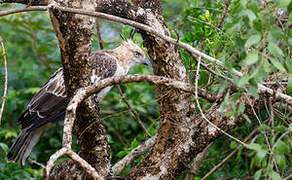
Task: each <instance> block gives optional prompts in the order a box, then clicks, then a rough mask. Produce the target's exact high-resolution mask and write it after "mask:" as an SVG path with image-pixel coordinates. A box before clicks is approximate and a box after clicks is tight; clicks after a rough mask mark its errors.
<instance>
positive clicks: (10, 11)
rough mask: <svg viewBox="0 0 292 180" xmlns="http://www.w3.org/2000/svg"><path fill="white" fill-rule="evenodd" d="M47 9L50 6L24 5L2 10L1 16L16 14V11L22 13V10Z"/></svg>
mask: <svg viewBox="0 0 292 180" xmlns="http://www.w3.org/2000/svg"><path fill="white" fill-rule="evenodd" d="M47 10H48V6H31V7H24V8H15V9H11V10H7V11H2V12H0V17H1V16H7V15H11V14H16V13H22V12H30V11H47Z"/></svg>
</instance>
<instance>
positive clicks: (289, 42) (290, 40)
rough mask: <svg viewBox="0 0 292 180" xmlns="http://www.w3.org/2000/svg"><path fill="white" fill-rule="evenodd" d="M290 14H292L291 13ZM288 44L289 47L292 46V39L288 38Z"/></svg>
mask: <svg viewBox="0 0 292 180" xmlns="http://www.w3.org/2000/svg"><path fill="white" fill-rule="evenodd" d="M291 14H292V13H291ZM288 44H289V46H292V38H289V39H288Z"/></svg>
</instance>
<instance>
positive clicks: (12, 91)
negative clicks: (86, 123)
mask: <svg viewBox="0 0 292 180" xmlns="http://www.w3.org/2000/svg"><path fill="white" fill-rule="evenodd" d="M226 2H227V1H225V0H217V1H211V0H205V1H200V0H188V1H183V0H179V1H174V0H166V1H163V8H164V17H165V19H166V22H167V25H168V27H169V29H170V30H171V32H172V36H173V37H174V38H179V39H180V40H181V41H183V42H185V43H188V44H190V45H192V46H194V47H196V48H197V49H198V50H200V51H202V52H204V53H206V54H208V55H210V56H212V57H215V58H217V59H219V60H221V61H222V62H224V68H225V69H222V68H220V67H218V66H216V65H215V64H208V67H209V68H210V69H213V70H214V71H215V72H216V73H217V74H221V75H222V76H224V77H227V78H229V79H231V81H232V82H233V84H234V85H235V86H236V87H237V88H238V89H239V91H238V92H237V93H236V94H230V93H228V94H227V95H226V96H225V99H224V103H223V104H222V106H221V108H222V109H224V108H229V107H231V109H232V111H231V112H229V113H228V114H226V115H228V116H234V117H236V118H237V117H239V116H240V115H242V116H243V117H245V119H246V120H247V122H246V123H244V124H243V125H242V126H240V127H238V128H237V129H235V130H234V131H233V132H232V135H233V136H236V137H238V138H240V139H244V138H245V137H246V136H248V134H249V133H250V132H251V131H252V130H253V129H254V128H256V127H259V131H258V133H257V134H256V135H255V136H254V137H252V139H251V141H250V142H248V143H249V144H248V146H247V147H246V148H243V147H241V148H240V149H239V151H238V152H237V154H236V155H235V156H233V157H232V158H231V159H230V160H228V161H227V162H226V163H225V164H224V165H223V166H222V167H221V168H219V169H218V170H217V171H216V172H215V173H213V174H212V175H211V176H210V177H209V178H210V179H215V178H221V177H237V178H247V177H250V176H253V177H254V179H261V178H263V177H269V178H271V179H272V180H274V179H275V180H278V179H282V178H283V177H286V176H287V175H289V174H291V164H292V162H291V161H292V160H291V145H292V142H291V131H292V128H291V127H292V126H291V110H290V111H289V108H290V109H291V107H289V106H287V107H285V108H283V107H281V106H280V107H279V108H275V109H272V108H271V107H269V100H268V99H267V101H266V103H267V108H266V109H265V110H260V111H258V110H257V109H256V110H255V113H256V115H254V116H253V117H250V116H247V115H245V114H243V112H244V109H245V106H244V105H243V104H240V105H239V106H236V105H235V101H237V100H238V99H240V98H241V97H242V96H244V95H245V93H248V94H250V95H252V96H253V97H254V98H258V97H259V95H258V93H257V90H256V89H257V84H258V83H262V82H263V81H264V80H265V81H268V82H269V81H272V82H275V83H276V84H277V83H279V84H280V83H282V80H283V81H284V82H286V84H288V85H287V86H288V88H287V94H290V95H291V93H292V78H291V73H292V61H291V57H292V56H291V50H290V49H291V47H292V32H291V31H292V30H291V28H289V26H290V25H289V24H291V23H292V13H291V10H292V2H291V1H290V0H278V1H271V0H268V1H260V0H255V1H251V0H233V1H231V3H230V4H229V6H228V11H227V12H225V6H226ZM13 7H18V6H15V5H5V4H3V5H1V6H0V10H5V9H9V8H13ZM223 14H224V16H223ZM129 31H130V27H126V26H124V25H120V24H117V23H109V22H107V21H102V20H101V34H102V38H103V41H105V42H106V43H104V46H105V48H106V49H108V48H114V47H116V46H117V45H118V44H119V42H120V41H121V39H118V38H117V37H118V35H119V33H120V32H122V33H124V34H125V35H128V34H129ZM0 36H1V37H3V39H4V43H5V46H6V54H7V59H8V64H9V72H8V73H9V81H8V85H9V88H8V96H7V101H6V106H5V111H4V116H3V118H2V124H1V129H0V152H1V154H0V179H39V178H40V173H41V167H39V166H37V165H35V164H26V165H25V166H20V165H18V164H15V163H7V162H6V160H5V155H6V153H7V151H8V147H10V146H11V144H12V142H13V140H14V139H15V137H16V136H17V134H18V133H19V127H18V126H17V119H18V117H19V116H20V114H21V113H22V112H23V110H24V109H25V106H26V104H27V103H28V102H29V100H30V99H31V98H32V96H33V95H34V94H35V93H36V92H37V91H38V89H39V87H40V86H41V85H42V84H43V83H45V81H46V80H47V79H48V77H49V76H50V74H52V73H53V72H54V71H55V70H56V69H57V68H58V67H60V66H61V64H60V55H59V49H58V42H57V39H56V37H55V34H54V31H53V29H52V26H51V24H50V22H49V17H48V14H47V13H39V12H31V13H22V14H15V15H11V16H6V17H1V21H0ZM94 38H95V39H94V42H93V49H98V48H99V44H98V41H97V38H96V37H94ZM136 41H137V42H140V45H141V46H142V44H141V42H142V41H141V37H139V36H138V37H136ZM0 54H1V56H2V50H0ZM181 57H182V59H183V60H184V64H185V67H186V69H187V72H188V75H189V78H190V81H191V82H194V78H195V71H196V59H194V58H192V57H191V56H190V55H189V54H188V53H187V52H186V51H185V50H183V49H181ZM204 63H206V62H204ZM232 68H235V69H237V70H239V71H241V72H242V73H243V74H244V75H243V76H242V77H241V78H238V77H235V76H232V75H231V74H230V73H228V71H226V69H227V70H231V69H232ZM0 72H1V78H0V83H1V86H0V93H2V92H3V86H2V84H3V83H4V80H3V78H2V77H3V74H4V68H3V66H1V67H0ZM279 72H280V73H281V74H280V75H278V74H279ZM131 73H144V74H147V73H152V72H151V69H147V68H143V67H142V66H141V67H137V68H135V69H133V70H132V71H131ZM271 75H272V76H273V75H274V76H276V77H277V78H271ZM277 75H278V76H277ZM288 76H289V77H288ZM287 77H288V78H287ZM230 83H231V82H230V81H229V80H226V79H224V78H219V77H218V76H215V75H213V74H211V73H209V72H208V71H207V70H206V69H202V70H201V72H200V79H199V86H200V87H205V88H207V89H208V90H209V91H212V92H214V93H220V92H223V91H224V90H226V88H227V87H228V86H229V85H230ZM121 88H122V91H123V92H124V95H125V97H126V98H127V99H128V101H129V103H130V104H131V105H132V107H133V108H134V109H135V110H136V111H137V112H138V113H139V115H140V118H141V120H142V121H143V123H144V124H145V127H146V128H147V129H148V131H149V133H150V134H151V135H154V134H156V133H157V129H158V127H159V111H158V106H157V103H156V102H157V99H156V98H157V97H156V95H155V89H154V87H153V86H151V85H149V84H148V83H139V84H137V83H131V84H127V85H121ZM0 95H1V96H2V94H0ZM200 102H201V106H202V107H203V109H204V110H206V109H208V108H209V107H210V106H211V104H210V103H209V102H207V101H205V100H200ZM273 103H274V102H273ZM280 105H281V104H280ZM100 108H101V118H102V119H103V120H104V122H105V124H106V128H107V132H108V134H109V140H110V141H109V142H110V145H111V149H112V162H113V163H115V162H117V161H118V160H120V159H121V158H122V157H124V156H125V155H126V154H127V153H128V152H130V151H131V150H132V149H134V148H135V147H137V146H138V145H139V144H140V143H141V142H143V141H144V140H146V139H147V136H146V135H145V133H144V132H143V131H142V129H141V128H140V127H139V126H138V124H137V122H136V120H135V117H134V116H133V115H132V114H131V112H130V111H129V110H128V108H127V106H126V104H125V103H123V102H122V100H121V98H120V95H119V93H118V91H117V89H113V90H112V91H111V92H110V93H109V94H108V96H107V97H106V99H105V100H104V101H103V102H102V103H101V105H100ZM272 113H273V114H272ZM61 137H62V128H61V127H60V126H56V127H55V128H53V129H51V130H50V131H48V132H46V133H45V134H44V135H43V136H42V138H41V141H40V143H39V144H38V145H37V147H36V148H35V149H34V151H33V153H32V155H31V156H30V157H31V159H36V160H38V161H39V162H41V163H43V164H45V163H46V161H47V160H48V158H49V156H50V155H51V154H52V153H54V152H55V151H56V150H57V149H58V148H60V147H61ZM237 147H238V145H237V143H235V142H234V141H232V140H230V139H228V138H227V137H221V138H219V139H217V140H216V141H215V143H214V144H213V145H212V146H211V148H210V149H209V152H208V154H207V156H206V157H205V159H204V161H203V163H202V166H201V168H200V170H199V171H198V172H197V174H196V177H197V178H198V179H199V178H201V177H203V176H204V175H205V174H206V173H207V172H208V171H210V170H211V169H212V168H213V166H214V165H215V164H218V163H219V162H221V161H222V160H223V159H224V158H225V157H226V156H227V155H228V154H229V153H230V152H232V151H233V150H234V149H235V148H237ZM142 158H143V156H142V157H140V158H138V159H137V160H136V161H135V162H133V163H132V164H131V165H129V166H128V167H127V168H126V169H125V170H124V171H123V172H122V175H123V174H125V173H127V172H128V170H129V169H130V168H131V167H132V166H134V165H135V164H137V163H138V162H139V161H140V160H141V159H142ZM185 174H186V172H183V173H182V175H181V176H180V177H179V178H180V179H183V178H184V176H185Z"/></svg>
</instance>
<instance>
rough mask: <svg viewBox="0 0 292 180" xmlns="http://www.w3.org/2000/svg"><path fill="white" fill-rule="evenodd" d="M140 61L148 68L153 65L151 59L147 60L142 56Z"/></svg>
mask: <svg viewBox="0 0 292 180" xmlns="http://www.w3.org/2000/svg"><path fill="white" fill-rule="evenodd" d="M139 61H140V62H141V64H144V65H146V66H150V65H151V63H150V61H149V59H147V58H145V57H142V56H140V57H139Z"/></svg>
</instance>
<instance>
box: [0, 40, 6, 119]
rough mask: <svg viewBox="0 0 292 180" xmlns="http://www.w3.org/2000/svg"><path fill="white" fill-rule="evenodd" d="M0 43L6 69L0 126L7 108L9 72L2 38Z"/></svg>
mask: <svg viewBox="0 0 292 180" xmlns="http://www.w3.org/2000/svg"><path fill="white" fill-rule="evenodd" d="M0 43H1V47H2V53H3V60H4V69H5V82H4V92H3V97H2V105H1V109H0V124H1V119H2V114H3V111H4V106H5V99H6V95H7V83H8V71H7V60H6V53H5V47H4V44H3V39H2V37H1V36H0Z"/></svg>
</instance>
